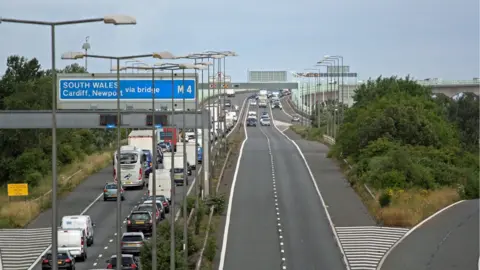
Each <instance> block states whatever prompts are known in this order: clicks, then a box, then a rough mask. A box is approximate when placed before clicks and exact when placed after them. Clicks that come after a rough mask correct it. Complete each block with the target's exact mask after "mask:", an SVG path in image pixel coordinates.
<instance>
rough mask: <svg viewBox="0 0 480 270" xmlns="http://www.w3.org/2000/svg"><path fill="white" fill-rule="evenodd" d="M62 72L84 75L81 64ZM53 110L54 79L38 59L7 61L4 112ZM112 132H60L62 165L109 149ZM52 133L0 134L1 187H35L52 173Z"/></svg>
mask: <svg viewBox="0 0 480 270" xmlns="http://www.w3.org/2000/svg"><path fill="white" fill-rule="evenodd" d="M59 72H64V73H83V72H85V69H84V68H83V67H81V66H79V65H78V64H73V65H69V66H67V67H65V68H64V69H63V70H59ZM51 108H52V77H51V72H50V71H49V70H47V71H43V70H41V66H40V64H39V62H38V61H37V59H35V58H34V59H30V60H29V59H27V58H25V57H20V56H17V55H14V56H10V57H8V59H7V69H6V71H5V74H4V75H3V76H2V79H1V80H0V109H2V110H48V109H51ZM113 139H114V134H113V132H112V131H105V130H94V129H75V130H65V129H59V130H58V131H57V141H58V142H59V143H58V161H59V165H64V164H68V163H71V162H72V161H74V160H80V159H82V158H83V157H84V156H85V154H91V153H93V152H95V151H98V150H101V149H102V148H104V147H105V146H108V145H109V144H110V142H112V141H113ZM51 143H52V139H51V130H49V129H46V130H40V129H35V130H29V129H21V130H0V166H2V170H0V179H1V180H0V184H5V183H9V182H23V181H27V182H28V183H29V184H30V185H31V186H35V185H37V184H38V181H39V180H40V179H42V178H43V177H44V176H45V175H48V174H49V173H50V168H51V158H50V156H51Z"/></svg>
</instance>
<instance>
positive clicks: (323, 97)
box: [315, 61, 332, 135]
mask: <svg viewBox="0 0 480 270" xmlns="http://www.w3.org/2000/svg"><path fill="white" fill-rule="evenodd" d="M322 63H323V62H322V61H319V62H317V64H316V65H315V66H318V67H326V68H327V72H326V74H327V86H326V89H325V90H326V91H327V92H328V89H329V87H330V81H329V78H328V68H329V67H330V66H331V64H332V63H330V62H325V63H324V64H322ZM319 73H320V69H319ZM320 88H321V87H320ZM323 106H327V104H326V102H325V91H324V90H323V89H322V107H323ZM327 109H328V108H327ZM322 111H323V109H322ZM318 115H319V116H320V112H319V113H318ZM329 116H330V115H329ZM320 124H321V122H320V120H319V122H318V125H319V126H320ZM326 124H327V131H326V132H327V135H329V121H328V119H327V121H326Z"/></svg>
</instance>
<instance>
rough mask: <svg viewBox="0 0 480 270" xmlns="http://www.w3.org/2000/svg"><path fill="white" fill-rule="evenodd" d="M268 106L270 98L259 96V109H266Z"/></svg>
mask: <svg viewBox="0 0 480 270" xmlns="http://www.w3.org/2000/svg"><path fill="white" fill-rule="evenodd" d="M267 104H268V98H267V96H263V95H262V96H259V97H258V107H259V108H266V107H267Z"/></svg>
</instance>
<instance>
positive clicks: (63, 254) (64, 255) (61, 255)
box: [47, 252, 68, 260]
mask: <svg viewBox="0 0 480 270" xmlns="http://www.w3.org/2000/svg"><path fill="white" fill-rule="evenodd" d="M57 258H58V259H59V260H65V259H68V254H67V253H66V252H59V253H57ZM51 259H52V253H48V254H47V260H51Z"/></svg>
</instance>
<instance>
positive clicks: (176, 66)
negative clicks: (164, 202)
mask: <svg viewBox="0 0 480 270" xmlns="http://www.w3.org/2000/svg"><path fill="white" fill-rule="evenodd" d="M179 58H181V57H176V59H179ZM172 65H174V66H172ZM159 66H170V67H167V68H166V69H170V70H172V73H173V70H182V85H183V89H185V69H195V70H197V69H204V68H205V66H204V65H192V64H172V63H164V64H160V65H159ZM195 79H196V78H195ZM172 82H173V76H172ZM195 90H196V89H195ZM182 95H183V98H182V101H183V104H182V106H183V127H182V129H183V138H184V140H183V187H184V188H183V194H182V195H183V198H182V203H183V241H184V242H183V251H184V260H185V263H187V262H188V226H187V220H188V213H187V185H186V179H187V169H188V168H187V144H186V141H185V129H186V126H185V123H186V117H185V112H186V109H185V94H184V93H183V94H182ZM172 112H173V113H174V111H173V107H172ZM196 117H197V112H195V118H196ZM172 160H173V152H172ZM173 170H174V165H173V164H172V179H173ZM172 200H173V199H172ZM173 204H175V201H173ZM173 215H175V212H173ZM172 223H175V221H174V220H173V221H172ZM171 228H172V227H171ZM172 231H173V232H171V234H172V235H173V236H174V234H175V229H174V227H173V230H172ZM171 240H172V239H171ZM173 241H175V238H173ZM172 247H173V248H172ZM174 247H175V246H174V244H172V245H171V255H170V256H171V258H170V268H171V269H172V270H174V269H175V259H174V258H175V249H174ZM172 262H173V263H172Z"/></svg>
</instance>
